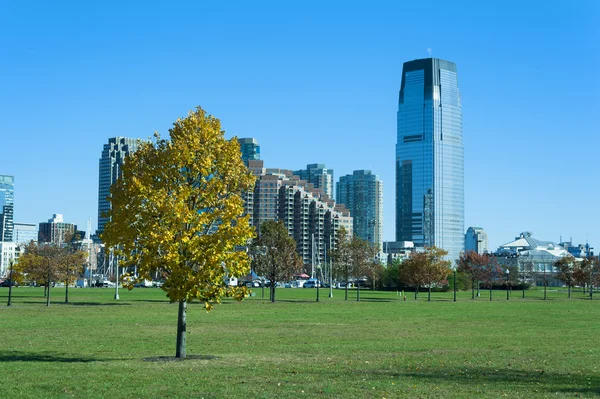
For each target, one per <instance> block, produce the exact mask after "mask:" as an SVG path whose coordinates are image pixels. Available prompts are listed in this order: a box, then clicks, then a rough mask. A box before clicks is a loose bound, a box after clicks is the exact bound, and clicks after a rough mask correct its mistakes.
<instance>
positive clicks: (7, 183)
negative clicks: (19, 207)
mask: <svg viewBox="0 0 600 399" xmlns="http://www.w3.org/2000/svg"><path fill="white" fill-rule="evenodd" d="M14 203H15V178H14V176H7V175H0V242H2V241H6V242H10V241H12V240H13V230H14V226H13V215H14Z"/></svg>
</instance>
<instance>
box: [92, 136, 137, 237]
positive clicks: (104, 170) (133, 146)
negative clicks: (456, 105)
mask: <svg viewBox="0 0 600 399" xmlns="http://www.w3.org/2000/svg"><path fill="white" fill-rule="evenodd" d="M138 144H139V139H132V138H127V137H113V138H110V139H108V144H104V148H103V149H102V157H101V158H100V168H99V178H98V231H97V234H101V233H102V232H103V231H104V225H105V224H106V223H107V222H108V221H109V219H108V218H107V217H106V216H104V214H105V213H106V212H108V211H109V210H110V201H109V199H108V197H109V195H110V186H111V185H112V184H113V183H114V182H116V181H117V179H118V178H119V177H120V176H121V173H122V170H121V169H122V168H123V162H124V161H125V158H126V157H127V156H128V155H129V154H131V153H133V152H135V151H136V150H137V148H138Z"/></svg>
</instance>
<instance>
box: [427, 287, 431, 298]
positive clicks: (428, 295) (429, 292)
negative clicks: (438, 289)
mask: <svg viewBox="0 0 600 399" xmlns="http://www.w3.org/2000/svg"><path fill="white" fill-rule="evenodd" d="M427 302H431V284H429V290H428V291H427Z"/></svg>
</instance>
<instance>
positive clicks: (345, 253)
mask: <svg viewBox="0 0 600 399" xmlns="http://www.w3.org/2000/svg"><path fill="white" fill-rule="evenodd" d="M350 244H351V240H350V239H349V238H348V233H347V232H346V229H344V228H343V227H342V228H340V229H339V230H338V234H337V236H336V242H335V249H334V250H332V251H331V254H330V256H331V259H332V261H333V273H334V275H335V278H336V279H337V280H339V279H341V280H343V281H344V282H345V284H344V300H346V301H347V300H348V284H349V283H350V277H351V276H352V273H353V268H352V265H353V263H352V252H351V245H350Z"/></svg>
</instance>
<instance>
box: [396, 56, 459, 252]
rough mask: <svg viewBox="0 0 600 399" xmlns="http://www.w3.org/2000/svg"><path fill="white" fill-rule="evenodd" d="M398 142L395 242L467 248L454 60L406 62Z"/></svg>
mask: <svg viewBox="0 0 600 399" xmlns="http://www.w3.org/2000/svg"><path fill="white" fill-rule="evenodd" d="M397 116H398V125H397V128H398V131H397V142H396V241H412V242H414V243H415V245H416V246H417V247H423V246H432V245H435V246H437V247H440V248H443V249H445V250H446V251H448V259H450V260H454V259H457V258H458V256H459V254H460V252H462V251H463V249H464V231H465V230H464V147H463V136H462V110H461V102H460V93H459V90H458V77H457V73H456V65H455V64H454V63H452V62H448V61H444V60H440V59H437V58H427V59H420V60H414V61H410V62H406V63H404V67H403V70H402V83H401V87H400V95H399V100H398V115H397Z"/></svg>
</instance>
